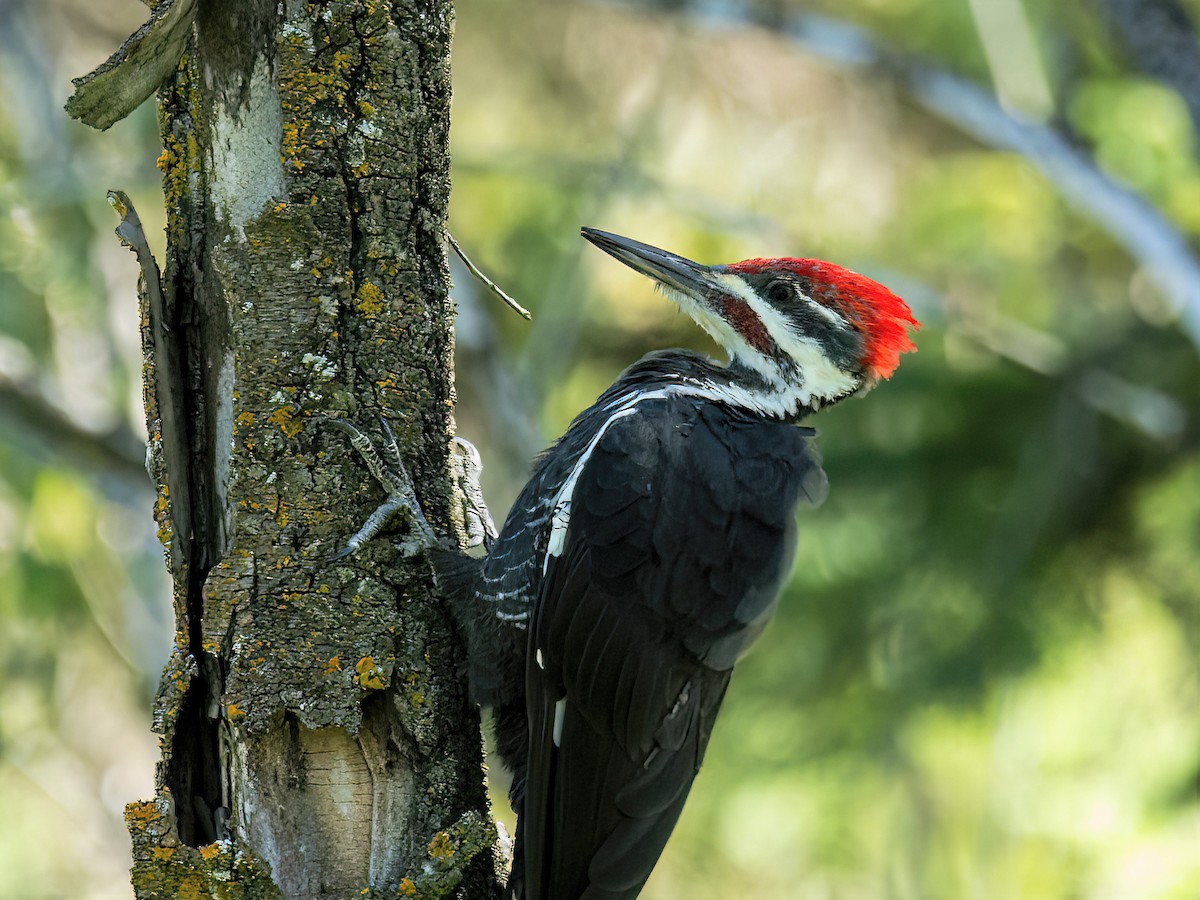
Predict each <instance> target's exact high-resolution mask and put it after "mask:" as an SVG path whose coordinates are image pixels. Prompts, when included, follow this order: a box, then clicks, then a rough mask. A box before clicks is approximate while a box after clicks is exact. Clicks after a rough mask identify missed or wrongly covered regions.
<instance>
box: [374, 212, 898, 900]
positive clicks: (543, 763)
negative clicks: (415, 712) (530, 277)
mask: <svg viewBox="0 0 1200 900" xmlns="http://www.w3.org/2000/svg"><path fill="white" fill-rule="evenodd" d="M582 233H583V236H584V237H585V238H587V239H588V240H589V241H591V242H592V243H593V244H595V245H596V246H597V247H599V248H600V249H602V250H604V251H605V252H606V253H609V254H610V255H612V256H614V257H616V258H617V259H618V260H620V261H621V262H623V263H625V264H626V265H628V266H630V267H632V268H633V269H635V270H637V271H638V272H641V273H643V274H645V275H648V276H649V277H651V278H652V279H654V280H655V281H656V282H657V284H658V286H659V288H660V289H662V290H663V292H664V293H666V294H667V295H668V296H669V297H670V298H671V299H673V300H674V301H675V302H676V303H678V304H679V306H680V307H681V308H682V309H683V310H684V311H685V312H686V313H688V314H689V315H690V316H691V317H692V318H693V319H695V320H696V322H697V323H698V324H699V325H700V326H701V327H703V328H704V329H705V330H706V331H708V332H709V333H710V334H711V335H712V336H713V337H714V338H715V339H716V340H717V342H718V343H719V344H721V345H722V347H724V348H725V350H726V351H727V352H728V353H729V361H728V362H727V363H726V364H718V363H716V362H713V361H712V360H709V359H706V358H704V357H702V356H699V355H697V354H695V353H690V352H687V351H683V350H667V351H661V352H656V353H651V354H649V355H647V356H645V357H643V358H642V359H641V360H639V361H638V362H636V363H634V364H633V365H632V366H630V367H629V368H628V369H626V370H625V371H624V372H623V373H622V374H621V375H620V377H619V378H618V379H617V380H616V382H615V383H614V384H613V385H612V386H611V387H610V388H609V389H608V390H606V391H605V392H604V393H603V394H602V395H601V396H600V398H599V400H597V401H596V403H595V404H593V405H592V406H591V407H589V408H588V409H587V410H585V411H584V412H582V413H580V415H579V416H578V417H577V418H576V419H575V421H574V422H573V423H572V424H571V426H570V428H568V429H567V432H566V434H564V435H563V436H562V437H561V438H559V440H558V441H557V442H556V443H555V444H554V445H553V446H552V447H551V448H550V449H549V450H548V451H547V452H546V453H545V454H544V455H543V456H542V457H541V458H540V459H539V460H538V462H537V464H536V467H535V469H534V472H533V475H532V477H531V478H530V480H529V482H528V484H526V486H525V488H524V489H523V490H522V491H521V494H520V496H519V497H518V498H517V500H516V503H515V504H514V505H513V508H512V511H511V512H510V513H509V515H508V518H507V520H506V521H505V523H504V526H503V528H502V529H501V530H500V534H499V536H498V537H494V538H492V539H489V540H487V541H486V542H485V543H486V544H487V546H488V553H487V555H486V556H485V557H484V558H482V559H475V558H471V557H468V556H465V555H463V554H461V553H456V552H451V551H446V550H442V551H436V550H435V557H436V562H437V564H438V566H437V567H438V569H439V571H440V573H441V576H442V582H443V584H444V585H445V586H446V588H447V590H448V592H449V593H450V595H451V598H452V600H453V601H454V605H455V608H456V611H457V613H458V616H459V618H460V620H461V621H462V622H463V624H464V626H465V631H466V633H467V638H468V644H469V651H470V652H469V659H470V675H471V685H472V693H473V695H474V697H475V699H476V701H477V702H479V703H481V704H482V705H487V706H491V707H493V711H494V719H495V725H496V737H497V746H498V750H499V753H500V755H501V757H502V758H503V759H504V761H505V763H506V764H507V765H508V766H509V767H510V768H511V769H512V771H513V774H514V780H513V786H512V790H511V792H510V799H511V801H512V804H513V808H514V810H515V811H516V813H517V815H518V822H517V831H516V835H515V845H514V853H513V870H512V875H511V876H510V879H509V886H508V896H509V897H510V898H513V900H579V898H587V900H620V898H632V897H636V896H637V894H638V892H639V891H640V890H641V888H642V885H643V884H644V883H645V881H646V879H647V878H648V877H649V875H650V871H651V869H652V868H653V867H654V865H655V863H656V862H657V861H658V858H659V855H660V854H661V853H662V850H663V847H664V846H665V845H666V842H667V838H668V836H669V835H670V833H671V830H672V829H673V828H674V826H675V822H676V820H677V819H678V817H679V814H680V811H681V810H682V808H683V804H684V801H685V800H686V798H687V795H688V791H689V790H690V788H691V785H692V781H693V779H694V778H695V776H696V773H697V771H698V770H699V768H700V762H701V760H702V759H703V757H704V751H705V748H706V746H707V745H708V739H709V735H710V733H711V731H712V728H713V723H714V721H715V719H716V716H717V710H718V709H719V707H720V705H721V700H722V698H723V697H724V695H725V689H726V687H727V686H728V684H729V678H730V674H731V672H732V670H733V666H734V663H736V662H737V660H738V659H739V657H740V656H741V655H742V654H743V653H744V652H745V651H746V649H747V648H748V647H749V646H750V644H751V643H752V642H753V641H754V639H755V638H756V637H757V636H758V635H759V634H760V633H761V632H762V630H763V628H764V627H765V626H766V624H767V620H768V619H769V618H770V617H771V614H772V613H773V611H774V609H775V606H776V603H777V600H778V591H779V587H780V584H781V582H782V580H783V578H784V577H785V575H786V574H787V571H788V568H789V565H790V563H791V558H792V553H793V550H794V546H795V540H796V523H795V513H796V509H797V506H798V505H799V504H800V503H802V502H807V503H810V504H814V505H815V504H818V503H820V502H821V501H822V500H823V499H824V497H825V494H826V490H827V485H826V479H825V473H824V471H823V470H822V469H821V462H820V456H819V453H818V451H817V448H816V445H815V443H814V437H815V434H816V432H815V431H814V430H812V429H811V428H806V427H803V426H800V425H798V424H797V423H798V422H799V421H800V420H802V419H803V418H804V417H805V416H807V415H809V414H810V413H813V412H816V411H817V410H818V409H820V408H821V407H822V406H828V405H830V404H832V403H836V402H838V401H839V400H842V399H844V398H846V397H849V396H852V395H854V394H860V393H863V392H864V391H866V390H867V389H869V388H871V387H872V386H873V385H874V384H876V383H877V382H878V381H879V380H880V379H883V378H887V377H889V376H890V375H891V374H892V372H893V371H894V370H895V369H896V367H897V365H898V364H899V361H900V354H901V353H902V352H905V351H908V350H912V349H914V348H913V345H912V343H911V342H910V340H909V337H908V328H909V327H910V326H911V327H917V322H916V320H915V319H914V318H913V316H912V313H911V311H910V310H909V308H908V306H907V305H905V303H904V302H903V301H902V300H900V298H898V297H896V296H895V295H894V294H892V293H891V292H890V291H889V290H888V289H887V288H885V287H883V286H882V285H879V284H877V283H876V282H874V281H872V280H870V279H868V278H865V277H864V276H862V275H858V274H856V273H854V272H851V271H849V270H847V269H844V268H842V267H840V266H836V265H833V264H832V263H827V262H821V261H818V260H811V259H750V260H745V261H744V262H739V263H734V264H732V265H722V266H702V265H699V264H697V263H694V262H692V261H690V260H688V259H685V258H683V257H681V256H677V255H675V254H673V253H668V252H666V251H664V250H659V249H657V248H655V247H651V246H648V245H646V244H642V243H639V242H637V241H633V240H630V239H629V238H624V237H620V236H618V235H615V234H608V233H606V232H603V231H597V230H595V229H592V228H584V229H583V232H582ZM360 437H361V436H360ZM385 483H387V482H386V480H385ZM392 493H393V497H397V496H399V495H398V494H397V492H396V491H395V490H393V491H392ZM407 495H408V496H409V497H410V498H411V488H409V489H407ZM392 502H393V508H395V505H396V504H399V503H400V502H401V501H400V500H393V501H392ZM405 502H407V501H405ZM386 505H387V504H385V506H386ZM409 505H410V506H411V505H412V504H411V503H410V504H409ZM412 511H413V514H414V516H415V517H416V518H417V520H418V524H419V525H420V526H421V528H422V530H423V531H424V533H425V534H429V529H428V526H427V525H425V524H424V522H423V517H421V516H420V511H419V507H417V508H414V509H413V510H412ZM477 521H478V520H477ZM483 521H486V522H487V523H488V524H490V520H488V519H487V517H486V513H485V514H484V517H483ZM375 530H378V529H377V528H376V529H375ZM362 536H363V535H362V533H361V532H360V535H357V536H356V538H355V539H352V541H351V548H353V547H354V546H356V545H357V543H361V537H362ZM366 536H369V534H368V535H366Z"/></svg>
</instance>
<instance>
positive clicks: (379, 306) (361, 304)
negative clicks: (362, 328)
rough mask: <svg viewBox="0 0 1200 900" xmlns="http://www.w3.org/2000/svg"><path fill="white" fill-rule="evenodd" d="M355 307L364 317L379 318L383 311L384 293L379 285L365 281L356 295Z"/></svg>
mask: <svg viewBox="0 0 1200 900" xmlns="http://www.w3.org/2000/svg"><path fill="white" fill-rule="evenodd" d="M354 305H355V306H356V307H358V311H359V312H361V313H362V314H363V315H364V316H377V315H379V313H381V312H382V311H383V291H382V290H381V289H380V287H379V286H378V285H377V284H373V283H372V282H370V281H365V282H363V283H362V285H361V286H360V287H359V289H358V293H357V294H355V295H354Z"/></svg>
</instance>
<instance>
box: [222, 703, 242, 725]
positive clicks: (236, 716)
mask: <svg viewBox="0 0 1200 900" xmlns="http://www.w3.org/2000/svg"><path fill="white" fill-rule="evenodd" d="M225 718H227V719H228V720H229V721H230V722H237V721H238V720H240V719H244V718H246V712H245V710H243V709H242V708H241V707H240V706H238V705H237V704H236V703H230V704H229V705H228V706H226V707H225Z"/></svg>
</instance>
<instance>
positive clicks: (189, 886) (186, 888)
mask: <svg viewBox="0 0 1200 900" xmlns="http://www.w3.org/2000/svg"><path fill="white" fill-rule="evenodd" d="M206 893H207V892H206V891H205V890H204V879H203V878H201V877H200V876H199V875H188V876H187V877H185V878H182V879H180V881H179V888H178V889H177V890H176V892H175V896H176V897H177V898H178V900H204V897H205V894H206Z"/></svg>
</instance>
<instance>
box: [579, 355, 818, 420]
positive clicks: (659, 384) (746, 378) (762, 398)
mask: <svg viewBox="0 0 1200 900" xmlns="http://www.w3.org/2000/svg"><path fill="white" fill-rule="evenodd" d="M650 396H691V397H696V398H698V399H703V400H708V401H709V402H712V403H719V404H722V405H724V406H728V407H730V408H733V409H737V410H740V411H743V412H745V413H747V414H749V415H753V416H759V417H762V418H767V419H775V420H778V421H781V422H798V421H800V420H801V419H803V418H804V417H805V416H807V415H810V414H811V413H813V412H815V411H816V410H817V409H820V408H821V406H822V404H821V403H820V401H816V402H814V400H813V398H812V397H811V395H810V393H809V392H808V391H807V390H805V389H804V387H803V386H802V385H798V384H793V383H791V382H789V381H785V380H783V379H779V380H773V379H769V378H766V377H764V376H763V375H762V374H761V373H760V372H758V371H756V370H754V369H752V368H750V367H749V366H746V365H743V364H741V363H740V362H738V361H737V360H736V359H735V360H732V361H731V362H729V363H726V364H722V363H718V362H716V361H715V360H712V359H709V358H707V357H704V356H701V355H699V354H697V353H692V352H690V351H687V350H661V351H657V352H655V353H649V354H647V355H646V356H644V357H642V358H641V359H640V360H638V361H637V362H636V363H634V364H633V365H632V366H630V367H629V368H628V369H626V370H625V371H624V372H623V373H621V376H620V378H618V379H617V381H616V383H615V384H613V386H612V387H611V388H609V390H608V391H606V392H605V394H604V396H602V397H601V404H602V405H605V406H607V405H621V404H623V403H626V402H630V401H633V402H636V400H637V399H638V398H640V397H650Z"/></svg>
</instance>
